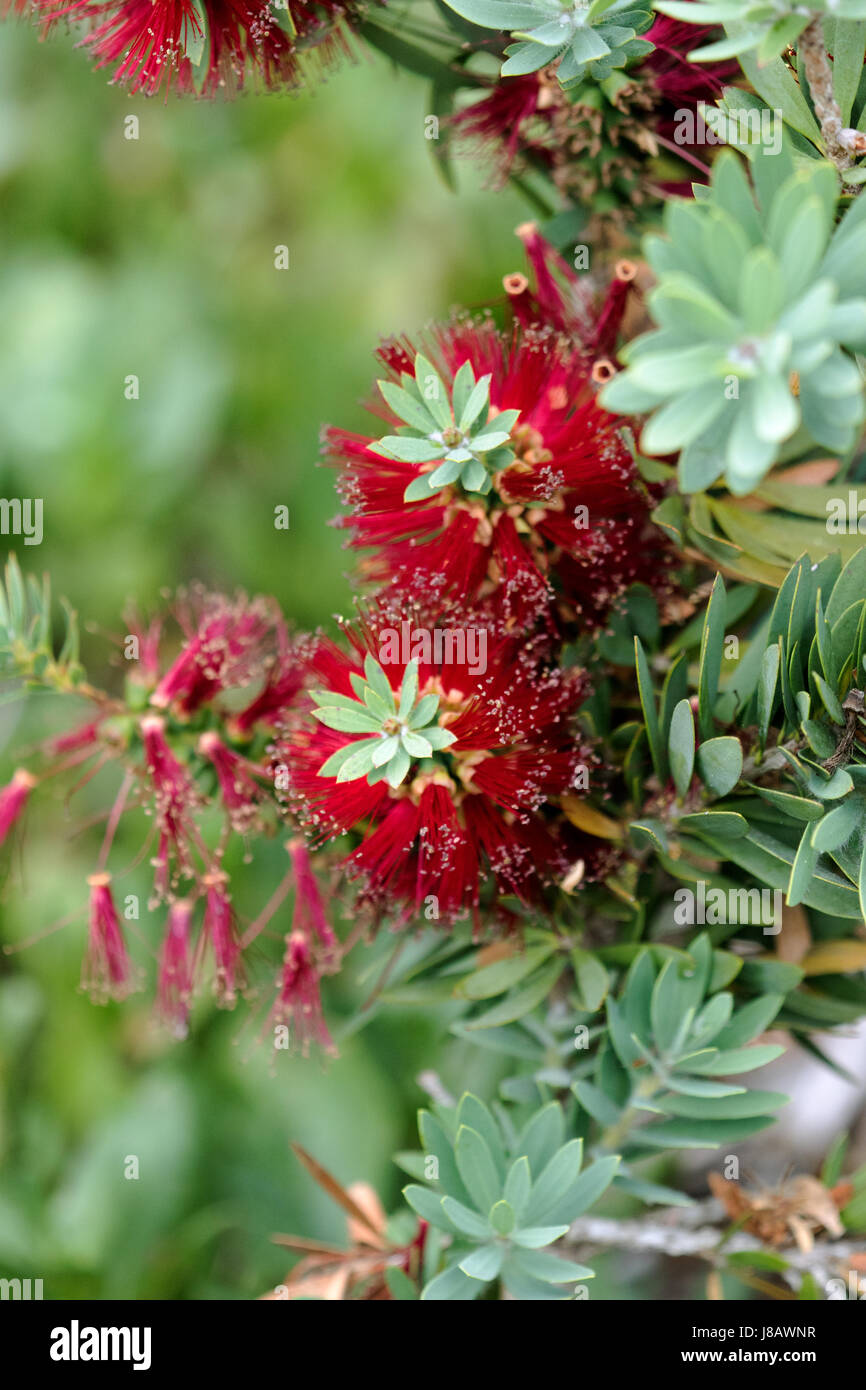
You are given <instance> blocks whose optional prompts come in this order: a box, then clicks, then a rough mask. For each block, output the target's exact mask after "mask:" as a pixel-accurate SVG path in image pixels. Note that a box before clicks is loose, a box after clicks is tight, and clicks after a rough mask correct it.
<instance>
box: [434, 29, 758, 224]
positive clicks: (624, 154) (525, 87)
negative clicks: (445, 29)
mask: <svg viewBox="0 0 866 1390" xmlns="http://www.w3.org/2000/svg"><path fill="white" fill-rule="evenodd" d="M719 32H720V31H719V30H718V29H713V28H712V27H711V26H708V25H704V26H699V27H698V28H697V29H696V28H695V26H694V25H693V24H685V23H683V22H681V21H679V20H673V19H668V18H667V17H664V16H656V18H655V21H654V23H653V26H652V28H651V29H650V30H649V31H648V33H647V34H646V39H647V41H648V42H649V43H651V44H652V49H651V50H650V51H647V52H646V53H645V54H644V55H643V56H642V57H640V58H639V59H637V60H636V61H633V62H631V63H630V64H629V65H628V68H627V70H625V71H621V72H615V73H613V74H611V76H610V77H609V78H608V79H606V81H604V82H602V83H597V82H585V83H583V84H582V85H579V86H577V87H576V88H572V89H570V90H568V91H564V90H563V88H562V85H561V83H560V82H559V80H558V78H557V74H556V69H555V67H554V66H553V65H550V64H548V65H547V66H543V67H542V68H541V69H540V70H539V71H537V72H533V73H530V74H529V75H526V76H515V77H507V76H505V77H500V78H499V80H498V81H497V82H496V83H495V85H494V86H493V87H492V88H491V89H490V91H489V92H488V93H487V94H486V95H485V96H483V97H481V98H480V99H479V100H477V101H472V102H470V103H469V104H468V105H467V106H465V107H464V108H463V109H462V110H461V111H458V112H457V113H456V114H455V115H454V116H453V117H452V118H451V119H450V122H449V125H450V128H451V130H452V131H453V132H454V135H455V137H456V139H457V141H458V144H462V145H463V146H465V148H466V149H467V150H469V151H474V150H479V151H484V152H488V153H489V154H492V156H493V159H494V161H495V163H494V168H495V181H496V183H497V184H502V183H504V182H505V181H506V180H507V178H508V177H509V175H510V174H511V173H512V172H520V170H521V169H522V168H524V167H525V166H526V165H535V166H539V165H540V166H541V167H542V168H544V169H546V170H547V172H548V174H549V176H550V177H551V179H552V180H553V182H554V183H555V184H556V186H557V187H558V188H559V189H560V191H561V192H562V193H564V194H566V195H567V196H569V197H571V198H572V199H573V200H574V201H575V202H589V201H590V200H595V211H596V212H599V211H603V212H604V213H605V215H612V216H614V217H615V218H616V219H617V220H627V219H628V218H629V217H631V216H633V215H634V210H635V207H636V206H639V205H640V203H641V202H642V201H643V200H644V198H645V196H646V192H647V191H648V188H649V187H650V186H651V184H650V180H651V178H652V175H651V172H650V170H649V168H648V165H647V161H648V159H649V158H651V157H653V156H655V155H656V154H658V151H659V147H660V146H661V147H663V148H665V149H667V150H669V151H671V152H672V153H674V154H677V155H679V156H680V157H682V158H683V159H685V160H687V161H688V162H689V163H691V164H692V165H695V166H697V167H698V168H699V169H701V170H705V169H706V162H705V158H704V155H705V151H702V150H697V149H695V148H694V147H693V145H691V144H685V145H683V144H681V143H679V139H678V131H677V124H676V121H677V117H678V116H679V118H680V119H682V113H683V112H684V111H688V112H691V113H692V114H693V115H695V116H696V115H697V111H698V108H699V106H700V104H701V103H702V102H708V103H709V102H713V101H715V99H716V98H717V97H718V96H720V95H721V93H722V90H723V87H724V86H725V85H726V84H727V83H730V82H733V81H734V80H735V79H736V78H737V76H739V74H740V69H739V65H738V64H737V63H736V62H730V61H722V62H717V63H710V64H704V65H700V64H697V63H694V62H691V61H689V58H688V54H689V53H690V51H691V49H692V48H693V47H694V45H695V42H696V37H697V40H698V41H703V40H704V39H706V38H712V37H713V36H714V35H715V34H717V33H719ZM677 187H679V185H677ZM668 190H669V185H668V184H663V185H659V186H658V187H657V189H656V192H657V193H661V192H664V191H668ZM682 191H683V192H684V193H687V192H688V191H689V184H688V182H686V181H684V182H683V185H682ZM602 204H603V206H602Z"/></svg>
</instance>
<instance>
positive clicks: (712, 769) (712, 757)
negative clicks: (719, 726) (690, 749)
mask: <svg viewBox="0 0 866 1390" xmlns="http://www.w3.org/2000/svg"><path fill="white" fill-rule="evenodd" d="M697 762H698V773H699V775H700V778H701V781H702V782H703V783H704V785H705V786H707V787H708V788H709V789H710V791H711V792H713V793H714V795H715V796H727V795H728V792H731V791H733V789H734V787H735V786H736V785H737V783H738V782H739V780H740V776H741V775H742V771H743V750H742V747H741V745H740V740H739V739H737V738H733V737H731V736H729V735H724V736H722V737H721V738H711V739H708V740H707V741H706V742H705V743H701V744H700V746H699V747H698V755H697Z"/></svg>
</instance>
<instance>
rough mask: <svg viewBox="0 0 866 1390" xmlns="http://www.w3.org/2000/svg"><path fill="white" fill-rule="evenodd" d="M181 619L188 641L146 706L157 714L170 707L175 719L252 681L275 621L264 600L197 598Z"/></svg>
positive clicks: (261, 661) (214, 595) (218, 596)
mask: <svg viewBox="0 0 866 1390" xmlns="http://www.w3.org/2000/svg"><path fill="white" fill-rule="evenodd" d="M181 620H182V622H183V624H184V626H185V627H186V629H187V631H188V640H187V642H186V644H185V646H184V648H183V650H182V652H181V653H180V655H179V656H178V658H177V660H176V661H175V662H174V663H173V665H172V666H171V667H170V669H169V670H168V671H167V672H166V673H165V675H164V676H163V678H162V680H161V681H160V682H159V685H158V686H157V687H156V690H155V691H154V692H153V694H152V695H151V697H150V702H151V704H152V705H155V706H156V708H157V709H166V708H167V707H168V706H169V705H172V706H174V707H175V708H176V710H177V711H178V713H179V714H192V713H194V711H195V710H197V709H199V708H200V707H201V706H202V705H204V704H206V703H208V702H209V701H211V700H213V699H214V697H215V696H216V695H219V694H221V693H222V692H223V691H225V690H230V689H237V688H239V687H241V686H245V685H249V684H250V683H251V682H252V681H253V680H255V679H256V677H257V676H258V674H259V672H260V671H261V669H262V666H263V664H264V663H265V661H266V650H265V648H266V646H267V644H268V642H269V641H270V640H271V638H272V633H273V630H274V627H275V624H276V622H277V617H276V614H275V610H274V607H273V605H272V604H271V603H270V602H268V601H267V600H265V599H253V600H249V599H247V598H245V597H244V596H241V597H239V598H237V599H234V600H229V599H226V598H223V597H222V596H221V595H218V594H202V595H198V596H197V600H196V602H195V604H194V606H192V608H191V610H190V611H189V612H183V613H182V614H181Z"/></svg>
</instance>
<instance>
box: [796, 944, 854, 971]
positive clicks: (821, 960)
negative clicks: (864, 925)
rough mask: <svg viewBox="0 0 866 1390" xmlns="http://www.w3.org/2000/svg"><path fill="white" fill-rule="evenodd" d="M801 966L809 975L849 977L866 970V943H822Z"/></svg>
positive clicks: (815, 947) (813, 949) (814, 948)
mask: <svg viewBox="0 0 866 1390" xmlns="http://www.w3.org/2000/svg"><path fill="white" fill-rule="evenodd" d="M800 965H801V966H802V968H803V970H805V972H806V974H807V975H847V974H850V973H851V972H852V971H854V970H866V941H822V942H820V944H819V945H817V946H814V947H813V948H812V950H811V951H810V952H809V954H808V955H807V956H806V957H805V958H804V959H803V960H801V961H800Z"/></svg>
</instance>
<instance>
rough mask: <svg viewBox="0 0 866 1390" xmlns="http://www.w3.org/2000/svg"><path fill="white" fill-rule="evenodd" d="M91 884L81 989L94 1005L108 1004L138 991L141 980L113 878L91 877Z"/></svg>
mask: <svg viewBox="0 0 866 1390" xmlns="http://www.w3.org/2000/svg"><path fill="white" fill-rule="evenodd" d="M87 882H88V885H89V887H90V929H89V932H88V936H87V951H86V954H85V957H84V964H83V966H82V969H81V988H82V989H83V990H86V991H87V993H88V994H90V995H91V997H92V999H93V1001H94V1003H97V1004H105V1003H106V1002H107V1001H108V1000H109V999H125V998H126V996H127V995H128V994H130V993H131V992H132V991H133V990H134V989H136V988H137V979H136V976H135V973H134V972H133V969H132V965H131V963H130V960H129V956H128V954H127V950H126V943H125V942H124V940H123V931H122V929H121V926H120V919H119V918H118V915H117V909H116V907H115V906H114V899H113V898H112V896H111V875H110V874H91V876H90V878H89V879H88V880H87Z"/></svg>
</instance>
